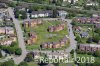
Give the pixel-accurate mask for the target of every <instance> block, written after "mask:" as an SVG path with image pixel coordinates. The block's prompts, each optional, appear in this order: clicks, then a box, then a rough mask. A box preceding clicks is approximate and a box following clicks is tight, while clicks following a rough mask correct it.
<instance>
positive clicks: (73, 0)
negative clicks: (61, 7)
mask: <svg viewBox="0 0 100 66" xmlns="http://www.w3.org/2000/svg"><path fill="white" fill-rule="evenodd" d="M77 1H78V0H63V2H69V3H72V2H73V3H76V2H77Z"/></svg>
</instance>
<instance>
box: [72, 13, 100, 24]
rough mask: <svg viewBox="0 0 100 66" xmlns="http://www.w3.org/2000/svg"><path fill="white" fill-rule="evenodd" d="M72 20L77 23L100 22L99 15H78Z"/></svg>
mask: <svg viewBox="0 0 100 66" xmlns="http://www.w3.org/2000/svg"><path fill="white" fill-rule="evenodd" d="M73 22H78V23H82V24H95V23H100V16H99V15H98V16H96V17H91V18H90V17H78V18H74V19H73Z"/></svg>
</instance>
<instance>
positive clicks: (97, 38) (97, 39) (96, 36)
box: [93, 35, 100, 43]
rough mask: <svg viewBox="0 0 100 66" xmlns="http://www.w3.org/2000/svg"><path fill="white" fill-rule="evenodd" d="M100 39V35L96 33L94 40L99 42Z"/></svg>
mask: <svg viewBox="0 0 100 66" xmlns="http://www.w3.org/2000/svg"><path fill="white" fill-rule="evenodd" d="M99 40H100V37H99V35H95V36H94V37H93V41H94V42H96V43H98V42H99Z"/></svg>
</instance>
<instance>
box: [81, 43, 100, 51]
mask: <svg viewBox="0 0 100 66" xmlns="http://www.w3.org/2000/svg"><path fill="white" fill-rule="evenodd" d="M79 49H80V50H81V51H87V52H94V51H96V50H100V45H97V44H80V45H79Z"/></svg>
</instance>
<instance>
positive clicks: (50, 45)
mask: <svg viewBox="0 0 100 66" xmlns="http://www.w3.org/2000/svg"><path fill="white" fill-rule="evenodd" d="M67 42H68V38H67V37H64V38H63V39H61V40H59V41H58V42H45V43H42V48H43V49H46V48H61V47H64V46H65V45H66V44H67Z"/></svg>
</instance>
